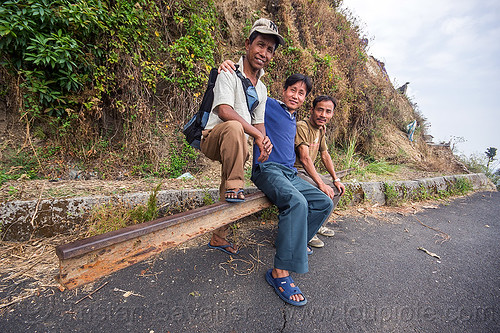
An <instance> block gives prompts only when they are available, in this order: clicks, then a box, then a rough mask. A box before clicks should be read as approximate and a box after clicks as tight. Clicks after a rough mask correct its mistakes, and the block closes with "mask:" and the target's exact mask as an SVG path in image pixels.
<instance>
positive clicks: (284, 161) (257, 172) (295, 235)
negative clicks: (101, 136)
mask: <svg viewBox="0 0 500 333" xmlns="http://www.w3.org/2000/svg"><path fill="white" fill-rule="evenodd" d="M311 87H312V85H311V80H310V78H309V77H307V76H305V75H302V74H293V75H291V76H290V77H288V79H287V80H286V81H285V85H284V90H283V102H281V101H278V100H275V99H272V98H268V99H267V102H266V112H265V117H264V126H265V130H266V133H265V134H266V135H267V136H268V137H269V139H270V140H271V143H272V144H273V150H272V152H271V154H270V155H269V158H268V160H267V161H266V162H259V161H258V160H257V159H256V158H255V156H259V154H260V151H259V148H258V147H257V146H256V145H254V152H253V153H254V159H253V161H254V165H253V172H252V178H251V179H252V181H253V182H254V183H255V185H257V187H258V188H259V189H260V190H261V191H262V192H264V194H265V195H266V196H267V197H268V199H269V200H270V201H271V202H272V203H273V204H275V205H276V206H277V207H278V209H279V212H280V214H279V222H278V235H277V237H276V241H275V245H276V254H275V256H274V268H273V269H269V270H268V271H267V273H266V280H267V282H268V283H269V284H270V285H271V286H273V287H274V289H275V291H276V293H277V294H278V296H279V297H280V298H281V299H282V300H284V301H285V302H287V303H290V304H292V305H296V306H301V305H304V304H306V302H307V301H306V299H305V297H304V295H303V294H302V292H301V291H300V289H299V288H298V287H297V286H295V284H294V282H293V280H292V278H291V277H290V273H289V272H290V271H292V272H296V273H306V272H307V271H308V260H307V254H308V250H309V249H308V248H307V242H308V241H309V240H310V239H311V238H312V237H313V236H314V235H315V234H316V232H317V231H318V229H319V228H320V227H321V225H322V224H323V222H325V220H326V219H328V217H329V216H330V213H331V211H332V209H333V203H332V200H331V199H330V198H329V197H328V196H327V195H326V194H325V193H323V192H322V191H320V190H319V189H317V188H316V187H314V186H312V185H311V184H309V183H308V182H307V181H305V180H303V179H301V178H300V177H298V176H297V169H296V168H295V167H294V166H293V165H294V163H295V145H294V142H295V133H296V120H295V113H296V111H297V109H299V108H300V107H301V106H302V104H303V103H304V100H305V98H306V96H307V95H308V94H309V92H310V91H311Z"/></svg>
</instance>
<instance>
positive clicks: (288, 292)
mask: <svg viewBox="0 0 500 333" xmlns="http://www.w3.org/2000/svg"><path fill="white" fill-rule="evenodd" d="M272 273H273V269H272V268H271V269H269V270H268V271H267V272H266V281H267V283H269V284H270V285H271V286H272V287H273V288H274V291H276V294H278V296H279V297H280V298H281V299H282V300H283V301H285V302H287V303H288V304H292V305H295V306H303V305H306V303H307V300H306V298H305V297H304V300H303V301H300V302H297V301H294V300H291V299H290V296H292V295H299V294H302V292H301V291H300V289H299V287H297V286H295V287H292V286H291V284H292V283H294V282H293V280H292V278H291V277H290V276H287V277H284V278H273V274H272ZM280 287H281V288H283V291H281V290H280ZM302 296H304V294H302Z"/></svg>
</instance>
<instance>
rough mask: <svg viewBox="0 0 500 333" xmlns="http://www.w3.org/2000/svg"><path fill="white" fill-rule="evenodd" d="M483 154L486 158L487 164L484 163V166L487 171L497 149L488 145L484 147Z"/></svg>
mask: <svg viewBox="0 0 500 333" xmlns="http://www.w3.org/2000/svg"><path fill="white" fill-rule="evenodd" d="M485 155H486V157H487V158H488V164H486V168H487V169H488V171H489V169H490V164H491V162H493V161H494V160H495V156H496V155H497V149H496V148H494V147H489V148H488V149H486V152H485Z"/></svg>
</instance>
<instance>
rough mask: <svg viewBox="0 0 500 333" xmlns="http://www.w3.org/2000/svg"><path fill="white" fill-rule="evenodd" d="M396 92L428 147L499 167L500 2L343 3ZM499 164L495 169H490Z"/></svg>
mask: <svg viewBox="0 0 500 333" xmlns="http://www.w3.org/2000/svg"><path fill="white" fill-rule="evenodd" d="M344 7H347V8H348V9H349V10H350V11H351V12H352V13H353V14H354V16H355V17H356V18H357V19H358V20H357V22H358V23H359V24H360V26H361V28H362V32H363V33H364V34H365V37H367V38H368V39H369V44H368V47H369V48H368V54H370V55H373V56H374V57H375V58H377V59H379V60H380V61H383V62H384V63H385V67H386V70H387V72H388V74H389V77H390V78H391V81H392V82H393V84H394V86H395V87H396V88H397V87H399V86H401V85H402V84H404V83H405V82H407V81H409V82H410V84H409V86H408V91H407V95H408V96H409V97H410V98H411V99H412V100H413V101H414V102H416V103H417V104H418V106H419V109H420V111H421V113H422V114H423V116H424V117H425V118H427V120H428V121H429V123H430V124H431V127H430V134H432V135H433V136H434V142H441V141H446V142H448V141H449V140H450V139H451V138H452V137H453V136H454V137H463V138H464V139H465V140H466V141H465V142H463V143H458V144H457V147H458V150H459V151H460V152H462V153H464V154H465V155H466V156H470V155H471V154H473V153H475V154H478V155H482V156H484V152H485V151H486V149H487V148H488V147H495V148H498V152H497V158H499V159H500V110H499V109H500V107H499V104H500V1H498V0H482V1H478V0H406V1H401V0H381V1H367V0H344ZM496 164H498V163H496Z"/></svg>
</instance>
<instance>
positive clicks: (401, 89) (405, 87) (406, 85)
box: [397, 82, 410, 95]
mask: <svg viewBox="0 0 500 333" xmlns="http://www.w3.org/2000/svg"><path fill="white" fill-rule="evenodd" d="M409 84H410V82H406V83H405V84H403V85H402V86H401V87H399V88H398V89H397V91H399V92H400V93H402V94H403V95H405V94H406V89H408V85H409Z"/></svg>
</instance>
